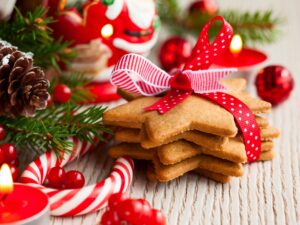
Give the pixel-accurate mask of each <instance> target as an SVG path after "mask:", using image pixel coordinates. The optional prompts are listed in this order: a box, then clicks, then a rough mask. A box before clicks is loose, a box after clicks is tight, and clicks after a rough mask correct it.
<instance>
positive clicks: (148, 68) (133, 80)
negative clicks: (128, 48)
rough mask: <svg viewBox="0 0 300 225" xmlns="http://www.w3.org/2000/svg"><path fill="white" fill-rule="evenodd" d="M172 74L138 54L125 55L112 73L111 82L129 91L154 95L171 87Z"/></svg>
mask: <svg viewBox="0 0 300 225" xmlns="http://www.w3.org/2000/svg"><path fill="white" fill-rule="evenodd" d="M170 78H171V76H170V75H169V74H168V73H166V72H165V71H163V70H161V69H160V68H158V67H157V66H156V65H154V64H153V63H152V62H150V61H149V60H148V59H146V58H144V57H143V56H140V55H136V54H133V53H132V54H127V55H125V56H123V57H122V58H121V59H120V60H119V61H118V63H117V64H116V66H115V68H114V70H113V71H112V75H111V83H112V84H114V85H116V86H118V87H120V88H123V89H126V90H127V91H130V92H133V93H137V94H142V95H145V96H153V95H157V94H160V93H162V92H165V91H166V90H168V89H169V80H170Z"/></svg>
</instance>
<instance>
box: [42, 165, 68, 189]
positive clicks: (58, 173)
mask: <svg viewBox="0 0 300 225" xmlns="http://www.w3.org/2000/svg"><path fill="white" fill-rule="evenodd" d="M65 176H66V173H65V170H64V169H63V168H61V167H59V166H56V167H53V168H52V169H51V170H50V171H49V173H48V175H47V179H46V180H47V186H48V187H52V188H57V189H60V188H62V187H63V183H64V179H65Z"/></svg>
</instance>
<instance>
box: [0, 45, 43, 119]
mask: <svg viewBox="0 0 300 225" xmlns="http://www.w3.org/2000/svg"><path fill="white" fill-rule="evenodd" d="M32 63H33V60H32V57H31V56H29V55H28V54H25V53H22V52H21V51H19V50H17V48H15V47H12V46H11V45H9V44H8V43H6V42H2V41H0V115H1V116H7V117H17V116H27V117H28V116H33V115H34V113H35V111H36V110H39V109H44V108H45V107H46V106H47V100H48V97H49V93H48V90H47V89H48V87H49V82H48V80H46V78H45V74H44V72H43V71H42V70H41V69H40V68H38V67H33V66H32Z"/></svg>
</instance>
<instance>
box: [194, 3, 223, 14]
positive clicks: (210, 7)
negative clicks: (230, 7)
mask: <svg viewBox="0 0 300 225" xmlns="http://www.w3.org/2000/svg"><path fill="white" fill-rule="evenodd" d="M218 10H219V9H218V5H217V3H216V2H215V0H196V1H195V2H193V3H192V4H191V5H190V7H189V13H207V14H209V15H211V16H214V15H216V14H217V12H218Z"/></svg>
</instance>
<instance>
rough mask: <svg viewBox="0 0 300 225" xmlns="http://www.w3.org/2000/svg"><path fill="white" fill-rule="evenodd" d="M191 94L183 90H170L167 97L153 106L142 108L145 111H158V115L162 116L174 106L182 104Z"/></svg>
mask: <svg viewBox="0 0 300 225" xmlns="http://www.w3.org/2000/svg"><path fill="white" fill-rule="evenodd" d="M192 93H193V92H192V91H184V90H178V89H177V90H170V91H169V92H168V93H167V95H165V96H164V97H162V98H161V99H160V100H158V101H157V102H155V103H154V104H153V105H151V106H148V107H146V108H144V109H145V110H146V111H158V112H159V113H160V114H164V113H166V112H169V111H170V110H171V109H173V108H174V107H175V106H176V105H178V104H180V103H181V102H183V101H184V100H185V99H186V98H187V97H189V96H190V95H191V94H192Z"/></svg>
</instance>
